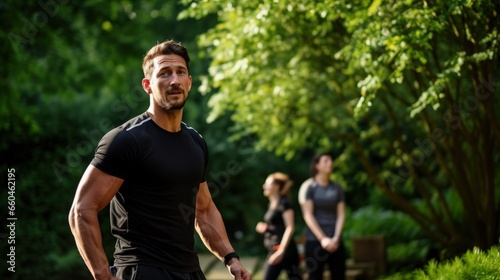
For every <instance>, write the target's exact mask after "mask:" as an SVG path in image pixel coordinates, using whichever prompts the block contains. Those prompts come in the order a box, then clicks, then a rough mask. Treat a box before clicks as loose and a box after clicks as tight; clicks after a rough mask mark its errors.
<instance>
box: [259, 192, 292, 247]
mask: <svg viewBox="0 0 500 280" xmlns="http://www.w3.org/2000/svg"><path fill="white" fill-rule="evenodd" d="M288 209H293V208H292V204H291V203H290V201H289V200H288V199H287V198H286V197H284V196H282V197H280V201H279V203H278V207H277V208H274V209H271V208H269V209H268V210H267V212H266V214H265V215H264V221H265V222H266V223H267V230H266V232H265V233H264V247H265V248H266V249H267V250H268V251H269V252H273V251H276V250H275V249H273V247H274V246H275V245H279V244H280V243H281V239H282V238H283V234H285V229H286V226H285V221H284V220H283V213H284V212H285V211H286V210H288Z"/></svg>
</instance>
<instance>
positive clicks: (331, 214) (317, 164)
mask: <svg viewBox="0 0 500 280" xmlns="http://www.w3.org/2000/svg"><path fill="white" fill-rule="evenodd" d="M332 168H333V160H332V157H331V156H330V155H329V154H327V153H321V154H318V155H316V156H315V157H314V158H313V159H312V161H311V165H310V173H311V174H310V175H311V178H313V180H312V181H311V183H310V185H309V186H308V187H307V190H306V192H305V193H306V196H305V201H302V203H301V204H302V205H301V208H302V214H303V216H304V220H305V222H306V225H307V233H306V244H305V256H306V259H305V262H306V268H307V273H308V275H309V278H308V279H309V280H322V279H323V269H324V266H325V264H328V267H329V268H330V277H331V279H332V280H334V279H335V280H339V279H345V270H346V266H345V260H346V250H345V247H344V244H343V241H342V230H343V228H344V222H345V196H344V189H343V188H342V187H341V186H340V185H339V184H338V183H335V182H333V181H331V180H330V174H331V172H332Z"/></svg>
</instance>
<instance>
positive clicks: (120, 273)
mask: <svg viewBox="0 0 500 280" xmlns="http://www.w3.org/2000/svg"><path fill="white" fill-rule="evenodd" d="M116 277H118V278H120V279H123V280H206V278H205V275H203V272H202V271H201V270H199V271H195V272H178V271H171V270H166V269H163V268H158V267H152V266H144V265H132V266H119V267H116Z"/></svg>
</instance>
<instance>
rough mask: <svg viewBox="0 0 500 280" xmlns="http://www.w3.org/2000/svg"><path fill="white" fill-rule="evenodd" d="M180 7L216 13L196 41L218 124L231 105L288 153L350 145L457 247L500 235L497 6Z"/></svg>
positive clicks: (439, 237)
mask: <svg viewBox="0 0 500 280" xmlns="http://www.w3.org/2000/svg"><path fill="white" fill-rule="evenodd" d="M184 3H185V4H186V5H187V6H188V7H187V8H186V10H185V11H184V12H183V14H182V15H181V16H182V18H186V17H194V18H203V17H204V16H206V15H209V14H216V15H217V16H218V19H219V23H218V24H217V25H216V26H215V27H214V28H212V29H211V30H209V31H208V32H206V33H205V34H204V35H203V36H201V38H200V45H201V46H202V47H205V48H206V49H207V51H208V53H209V54H210V56H211V57H212V59H213V60H212V63H211V67H210V69H209V75H208V76H207V77H206V79H205V82H204V83H203V84H202V86H201V90H202V91H203V92H205V93H213V94H212V95H211V97H210V102H209V105H210V108H211V115H210V116H209V120H214V119H216V118H218V117H221V116H224V115H226V114H227V113H228V112H229V113H230V114H231V116H232V120H233V121H234V122H235V125H234V126H233V130H232V131H233V136H234V137H235V138H239V137H243V136H248V135H255V136H257V138H258V144H259V146H260V147H261V148H265V149H267V150H270V151H273V152H275V153H276V154H278V155H285V156H286V157H287V158H293V157H294V155H295V154H296V153H297V152H298V151H301V150H304V149H307V148H316V149H335V150H339V149H340V150H342V153H341V155H340V156H339V157H338V159H337V160H336V164H337V165H341V166H342V165H345V166H362V167H363V168H362V169H363V170H361V169H360V170H357V172H355V173H357V174H352V173H353V172H351V173H350V174H349V175H353V176H355V180H354V181H353V182H351V183H353V184H354V185H366V184H368V185H370V186H373V187H376V188H378V189H379V190H381V191H382V192H383V193H384V194H385V195H386V196H387V197H389V198H390V200H391V201H392V202H393V203H395V205H397V206H398V207H400V208H401V209H402V210H403V211H405V212H406V213H407V214H408V215H410V216H411V217H412V218H413V219H414V220H415V221H416V222H417V223H418V224H419V225H420V226H421V227H422V229H423V230H424V231H425V232H426V234H427V235H428V236H429V237H431V238H432V239H434V240H435V241H437V242H440V243H441V244H442V245H443V246H444V247H445V248H446V250H447V251H445V252H448V253H449V254H451V255H454V254H457V253H460V252H464V251H465V250H466V249H468V248H472V247H473V246H478V247H480V248H483V249H485V248H489V247H491V246H492V245H494V244H496V243H498V240H499V237H500V224H499V221H500V189H499V186H500V182H499V178H498V176H499V175H498V174H499V172H498V163H499V160H500V153H499V152H498V151H499V141H500V126H499V122H498V120H499V116H500V113H499V111H498V110H495V107H498V106H499V105H500V104H499V101H498V98H495V92H496V90H497V87H498V85H499V74H498V60H499V49H500V47H499V43H500V41H499V40H500V35H499V33H498V32H499V30H498V27H499V22H500V20H499V15H498V13H499V11H500V5H499V4H498V3H497V2H495V1H461V0H454V1H444V0H436V1H417V0H414V1H412V0H405V1H379V0H373V1H371V0H357V1H345V0H327V1H312V0H307V1H293V0H290V1H271V0H264V1H257V0H250V1H236V2H235V1H226V0H222V1H189V0H186V1H184ZM495 69H496V70H497V71H495ZM344 175H347V174H344ZM354 187H355V186H354ZM449 190H452V192H454V193H456V194H458V196H453V197H458V198H457V199H450V196H449V195H448V193H449ZM415 195H416V196H418V197H419V198H420V200H421V201H422V202H423V203H424V205H425V207H417V206H416V205H415V204H414V203H413V202H412V201H411V200H410V199H409V198H410V197H413V196H415ZM457 204H458V207H457ZM454 209H455V210H454Z"/></svg>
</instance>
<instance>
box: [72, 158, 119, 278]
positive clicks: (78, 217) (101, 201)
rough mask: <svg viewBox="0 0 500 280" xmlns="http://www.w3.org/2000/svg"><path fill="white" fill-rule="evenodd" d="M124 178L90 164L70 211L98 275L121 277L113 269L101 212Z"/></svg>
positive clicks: (77, 239)
mask: <svg viewBox="0 0 500 280" xmlns="http://www.w3.org/2000/svg"><path fill="white" fill-rule="evenodd" d="M122 182H123V180H122V179H120V178H117V177H114V176H111V175H109V174H107V173H104V172H103V171H101V170H99V169H97V168H95V167H94V166H92V165H89V166H88V167H87V170H85V173H84V174H83V176H82V179H81V180H80V183H79V185H78V189H77V191H76V194H75V198H74V200H73V204H72V206H71V210H70V212H69V217H68V221H69V225H70V228H71V232H72V233H73V236H74V237H75V242H76V246H77V247H78V251H79V252H80V255H81V256H82V258H83V260H84V261H85V264H86V265H87V267H88V269H89V270H90V272H91V273H92V276H93V277H94V279H106V280H108V279H118V278H116V277H113V276H112V275H111V273H110V271H109V262H108V259H107V257H106V254H105V252H104V248H103V246H102V236H101V229H100V226H99V220H98V217H97V214H98V212H99V211H101V210H102V209H103V208H104V207H106V205H108V204H109V202H110V201H111V199H112V198H113V196H114V195H115V194H116V193H117V192H118V190H119V189H120V186H121V184H122Z"/></svg>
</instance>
